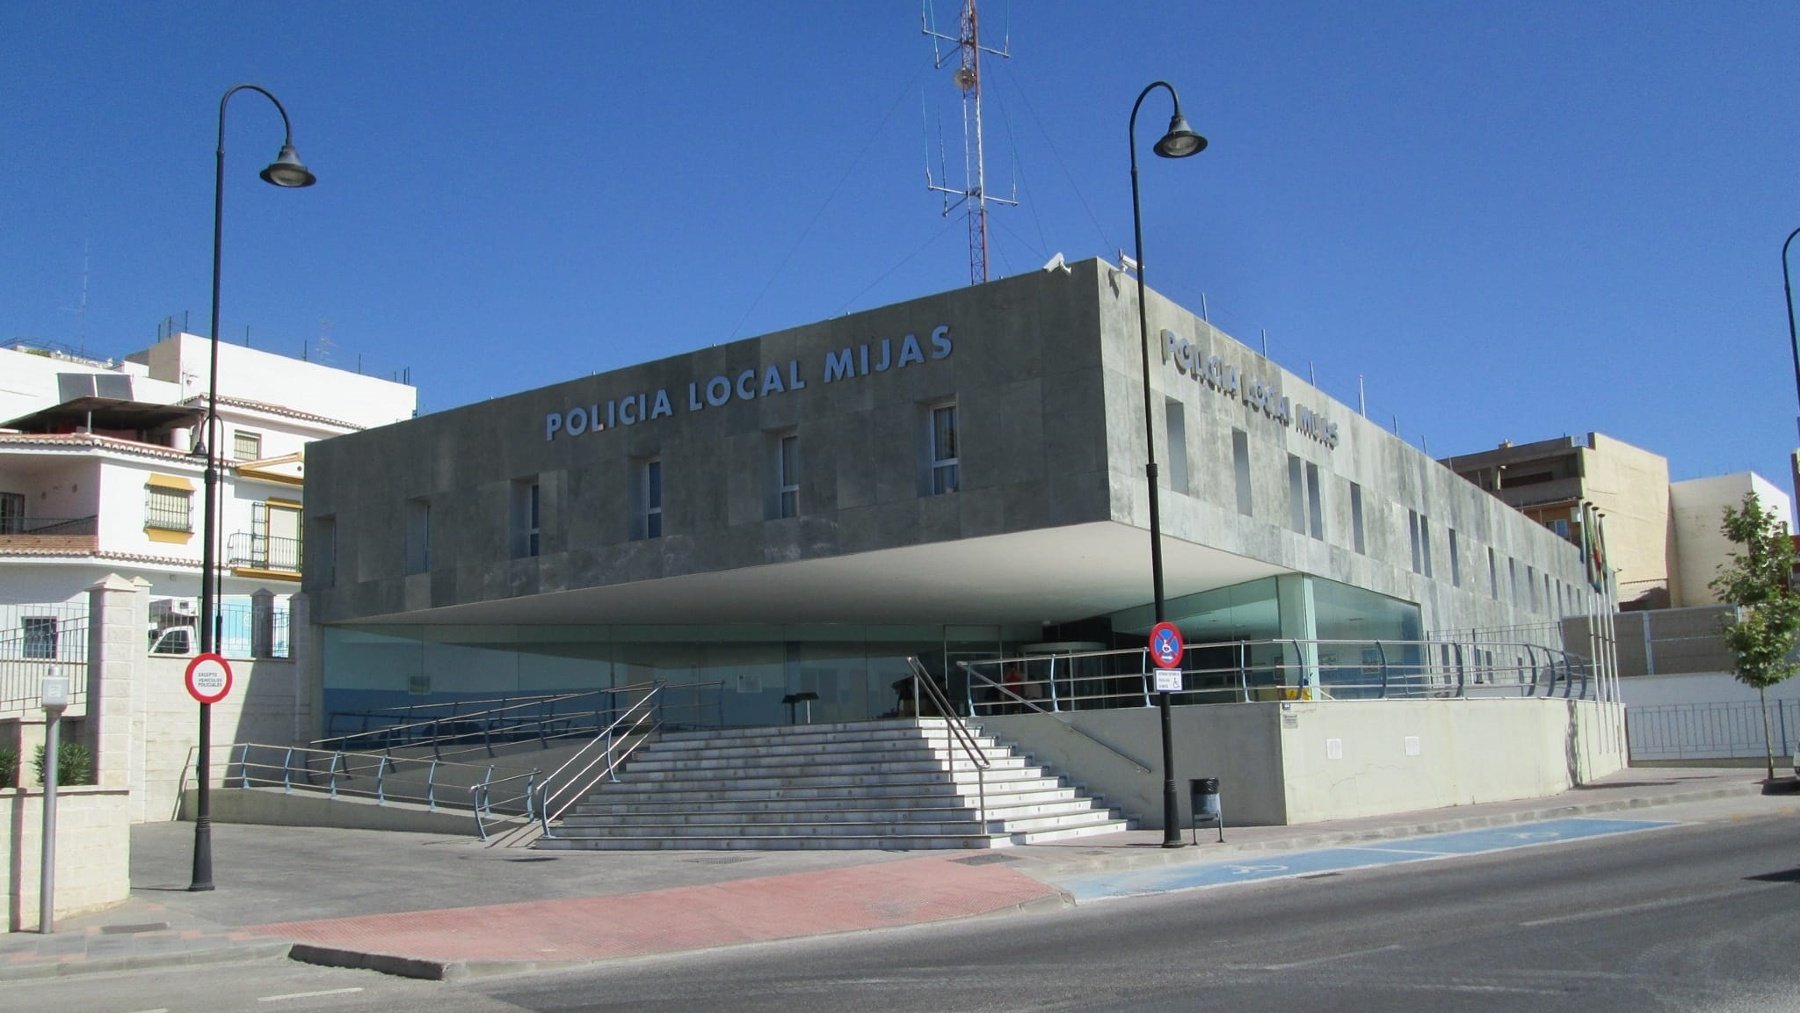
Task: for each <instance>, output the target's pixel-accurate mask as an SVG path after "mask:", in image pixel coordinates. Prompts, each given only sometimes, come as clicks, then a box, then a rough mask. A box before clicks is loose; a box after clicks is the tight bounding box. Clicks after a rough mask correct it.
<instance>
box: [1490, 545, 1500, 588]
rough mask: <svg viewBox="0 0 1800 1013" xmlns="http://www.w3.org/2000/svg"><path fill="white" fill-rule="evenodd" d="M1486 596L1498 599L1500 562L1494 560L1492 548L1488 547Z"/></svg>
mask: <svg viewBox="0 0 1800 1013" xmlns="http://www.w3.org/2000/svg"><path fill="white" fill-rule="evenodd" d="M1488 597H1490V598H1492V599H1494V600H1495V601H1499V600H1500V564H1499V563H1498V562H1497V561H1496V559H1495V556H1494V550H1493V549H1491V548H1490V549H1488Z"/></svg>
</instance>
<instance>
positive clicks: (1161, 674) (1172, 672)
mask: <svg viewBox="0 0 1800 1013" xmlns="http://www.w3.org/2000/svg"><path fill="white" fill-rule="evenodd" d="M1156 691H1157V692H1158V693H1179V692H1181V669H1179V668H1159V669H1157V670H1156Z"/></svg>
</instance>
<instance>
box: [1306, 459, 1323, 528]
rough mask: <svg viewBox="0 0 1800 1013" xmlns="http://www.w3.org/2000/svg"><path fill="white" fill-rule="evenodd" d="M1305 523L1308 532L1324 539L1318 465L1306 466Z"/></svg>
mask: <svg viewBox="0 0 1800 1013" xmlns="http://www.w3.org/2000/svg"><path fill="white" fill-rule="evenodd" d="M1306 524H1307V529H1308V533H1310V534H1311V535H1312V536H1313V537H1314V538H1317V539H1319V540H1320V541H1324V540H1325V501H1324V499H1323V494H1322V493H1321V492H1320V490H1319V466H1318V465H1316V464H1310V463H1309V464H1307V466H1306Z"/></svg>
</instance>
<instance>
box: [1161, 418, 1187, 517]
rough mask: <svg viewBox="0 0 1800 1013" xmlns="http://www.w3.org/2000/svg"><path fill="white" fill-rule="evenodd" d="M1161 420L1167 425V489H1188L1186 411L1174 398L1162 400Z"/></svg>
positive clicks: (1182, 490)
mask: <svg viewBox="0 0 1800 1013" xmlns="http://www.w3.org/2000/svg"><path fill="white" fill-rule="evenodd" d="M1163 420H1164V423H1165V424H1166V425H1167V426H1168V445H1169V491H1170V492H1178V493H1182V494H1183V495H1185V494H1186V493H1187V491H1188V453H1187V413H1186V411H1185V410H1184V409H1183V408H1182V406H1181V402H1180V401H1177V400H1175V399H1174V398H1166V399H1164V401H1163Z"/></svg>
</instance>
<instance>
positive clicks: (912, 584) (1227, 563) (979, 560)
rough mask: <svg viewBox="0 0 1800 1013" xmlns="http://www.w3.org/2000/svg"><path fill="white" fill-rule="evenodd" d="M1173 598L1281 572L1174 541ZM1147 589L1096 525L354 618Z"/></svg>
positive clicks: (1076, 612)
mask: <svg viewBox="0 0 1800 1013" xmlns="http://www.w3.org/2000/svg"><path fill="white" fill-rule="evenodd" d="M1163 566H1164V584H1165V587H1166V593H1167V596H1168V597H1171V598H1173V597H1177V596H1180V595H1186V594H1194V593H1197V592H1200V591H1206V590H1211V589H1213V588H1219V587H1228V586H1230V585H1233V584H1239V583H1242V582H1244V581H1247V580H1255V579H1257V578H1261V577H1268V576H1272V575H1274V574H1278V573H1284V572H1287V571H1285V570H1284V569H1282V568H1281V567H1277V566H1274V565H1272V564H1268V563H1263V562H1259V561H1257V560H1253V559H1248V558H1245V557H1243V556H1238V555H1234V554H1232V553H1229V552H1223V551H1221V550H1218V549H1213V548H1208V547H1206V546H1202V545H1196V544H1193V543H1191V542H1186V541H1182V540H1180V539H1175V538H1166V540H1165V542H1164V545H1163ZM1150 597H1151V591H1150V544H1149V535H1148V533H1147V532H1145V531H1144V530H1143V529H1142V528H1135V527H1131V526H1129V525H1125V524H1119V523H1116V522H1110V521H1101V522H1096V523H1092V524H1081V525H1074V526H1070V527H1062V528H1048V529H1041V530H1036V531H1022V532H1013V533H1009V534H1001V535H991V536H987V537H981V538H965V539H959V540H956V541H948V542H934V543H927V544H922V545H913V546H906V547H903V548H891V549H881V550H877V551H872V552H864V553H856V554H852V555H844V556H833V557H828V558H822V559H808V560H797V561H792V562H778V563H770V564H767V565H763V566H752V567H743V568H739V569H733V570H723V571H715V572H710V573H696V574H686V575H681V576H674V577H665V578H661V579H656V580H646V581H637V582H633V583H629V584H617V585H609V586H604V587H589V588H580V589H575V590H568V591H556V592H551V593H545V594H536V595H527V596H521V597H516V598H506V599H500V600H494V601H485V602H473V603H468V604H462V605H452V606H445V607H442V608H434V609H421V610H416V611H411V612H405V613H396V614H392V615H386V616H372V617H367V618H363V619H359V620H357V622H356V623H355V625H363V624H384V625H432V626H435V625H450V624H458V625H470V626H476V625H481V626H486V625H513V624H516V625H590V624H632V625H708V624H726V623H730V624H753V623H770V624H774V623H892V624H901V623H947V624H954V623H969V624H987V623H1007V624H1011V623H1033V624H1035V623H1047V622H1068V621H1072V620H1076V619H1082V618H1086V617H1090V616H1096V615H1102V614H1106V613H1109V612H1114V611H1118V610H1120V609H1125V608H1130V607H1131V606H1134V605H1141V604H1143V603H1144V602H1146V601H1148V600H1149V599H1150Z"/></svg>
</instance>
